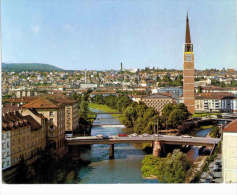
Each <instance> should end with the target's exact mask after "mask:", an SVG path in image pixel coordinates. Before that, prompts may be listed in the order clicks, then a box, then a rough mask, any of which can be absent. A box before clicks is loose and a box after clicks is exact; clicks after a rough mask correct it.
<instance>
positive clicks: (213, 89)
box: [201, 86, 237, 97]
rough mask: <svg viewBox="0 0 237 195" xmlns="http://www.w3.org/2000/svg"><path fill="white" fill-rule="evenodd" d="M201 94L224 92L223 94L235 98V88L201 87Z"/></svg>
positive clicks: (236, 94) (236, 92) (236, 91)
mask: <svg viewBox="0 0 237 195" xmlns="http://www.w3.org/2000/svg"><path fill="white" fill-rule="evenodd" d="M201 90H202V92H203V93H208V92H211V93H218V92H225V93H232V94H233V95H235V96H236V97H237V87H224V88H223V87H217V86H209V87H202V88H201Z"/></svg>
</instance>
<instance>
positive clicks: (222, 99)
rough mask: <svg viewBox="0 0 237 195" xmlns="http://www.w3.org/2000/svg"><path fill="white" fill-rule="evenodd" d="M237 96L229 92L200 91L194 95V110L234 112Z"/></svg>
mask: <svg viewBox="0 0 237 195" xmlns="http://www.w3.org/2000/svg"><path fill="white" fill-rule="evenodd" d="M236 102H237V98H236V97H235V96H233V95H232V94H230V93H202V94H200V95H198V96H196V97H195V110H196V112H229V113H235V112H236V105H237V104H236Z"/></svg>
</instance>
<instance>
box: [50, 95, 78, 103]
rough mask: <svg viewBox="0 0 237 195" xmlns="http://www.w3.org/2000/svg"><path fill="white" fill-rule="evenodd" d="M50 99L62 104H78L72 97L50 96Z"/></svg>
mask: <svg viewBox="0 0 237 195" xmlns="http://www.w3.org/2000/svg"><path fill="white" fill-rule="evenodd" d="M47 98H48V99H50V100H52V101H56V102H57V103H60V104H75V103H77V101H76V100H74V99H72V98H71V97H68V96H65V95H63V94H57V95H48V96H47Z"/></svg>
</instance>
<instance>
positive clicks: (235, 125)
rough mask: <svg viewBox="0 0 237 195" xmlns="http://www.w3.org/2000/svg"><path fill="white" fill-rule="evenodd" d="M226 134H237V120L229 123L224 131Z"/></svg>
mask: <svg viewBox="0 0 237 195" xmlns="http://www.w3.org/2000/svg"><path fill="white" fill-rule="evenodd" d="M223 131H224V132H235V133H237V119H235V120H233V121H232V122H231V123H229V124H228V125H227V126H226V127H225V128H224V129H223Z"/></svg>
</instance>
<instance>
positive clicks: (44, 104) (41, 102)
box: [23, 97, 61, 109]
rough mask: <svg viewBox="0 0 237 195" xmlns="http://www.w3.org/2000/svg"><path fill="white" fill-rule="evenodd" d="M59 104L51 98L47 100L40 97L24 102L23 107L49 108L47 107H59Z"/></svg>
mask: <svg viewBox="0 0 237 195" xmlns="http://www.w3.org/2000/svg"><path fill="white" fill-rule="evenodd" d="M60 105H61V104H58V103H57V102H54V101H52V100H49V99H47V98H45V97H40V98H38V99H36V100H33V101H31V102H29V103H28V104H25V105H24V106H23V108H36V109H37V108H43V109H49V108H59V107H60Z"/></svg>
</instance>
